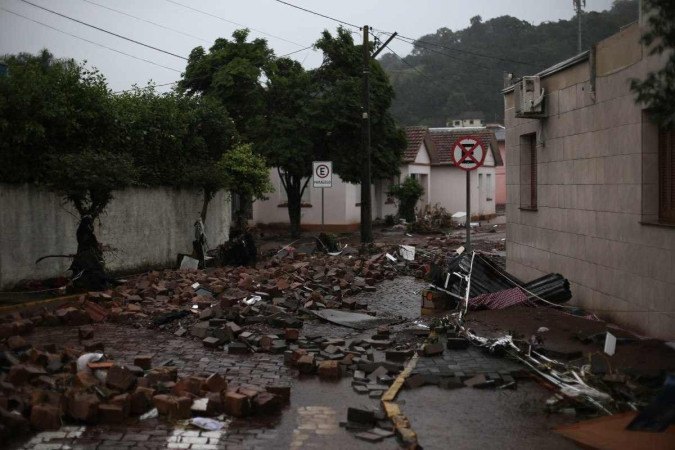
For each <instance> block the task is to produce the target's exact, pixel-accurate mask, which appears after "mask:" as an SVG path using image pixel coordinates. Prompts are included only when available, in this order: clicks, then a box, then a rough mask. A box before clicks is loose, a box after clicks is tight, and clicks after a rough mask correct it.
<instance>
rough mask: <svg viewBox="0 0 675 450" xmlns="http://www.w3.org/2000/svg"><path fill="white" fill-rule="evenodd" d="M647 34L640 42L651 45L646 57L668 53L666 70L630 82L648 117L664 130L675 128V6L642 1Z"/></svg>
mask: <svg viewBox="0 0 675 450" xmlns="http://www.w3.org/2000/svg"><path fill="white" fill-rule="evenodd" d="M644 9H645V12H646V13H648V14H649V15H648V18H647V22H648V24H649V28H648V31H647V32H646V33H645V34H644V36H642V42H644V43H645V44H646V45H647V46H651V48H650V50H649V54H651V55H660V54H662V53H664V52H666V51H670V56H669V58H668V60H667V61H666V65H665V67H663V68H662V69H661V70H659V71H656V72H652V73H650V74H649V75H647V78H646V79H644V80H632V81H631V88H632V89H633V91H635V92H636V93H637V99H638V101H640V102H643V103H645V104H646V105H647V106H648V107H649V112H650V115H651V116H652V117H653V118H654V119H655V120H656V122H657V123H658V124H659V125H661V126H662V127H665V128H672V127H673V125H675V102H673V99H675V52H673V49H674V48H675V3H673V2H672V1H668V0H645V3H644Z"/></svg>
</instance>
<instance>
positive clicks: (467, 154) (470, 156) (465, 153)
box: [450, 136, 487, 172]
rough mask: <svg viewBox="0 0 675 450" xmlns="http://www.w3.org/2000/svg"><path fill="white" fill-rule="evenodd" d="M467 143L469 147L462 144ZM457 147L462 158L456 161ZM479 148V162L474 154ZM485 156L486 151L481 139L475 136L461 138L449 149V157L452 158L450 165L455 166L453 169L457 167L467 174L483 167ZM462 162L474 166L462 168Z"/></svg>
mask: <svg viewBox="0 0 675 450" xmlns="http://www.w3.org/2000/svg"><path fill="white" fill-rule="evenodd" d="M465 141H466V142H467V143H468V145H471V147H468V145H465V144H464V142H465ZM468 141H473V142H475V143H474V144H471V143H470V142H468ZM457 147H459V148H460V149H461V154H462V156H461V157H460V158H459V159H458V158H457V156H456V155H455V148H457ZM467 147H468V148H467ZM478 148H480V149H481V150H482V155H480V160H479V159H477V158H476V155H475V152H476V150H477V149H478ZM486 155H487V149H486V148H485V147H484V146H483V142H482V141H481V139H480V138H479V137H477V136H463V137H461V138H459V139H457V140H456V141H455V143H454V144H452V147H451V148H450V157H451V158H452V163H453V164H454V165H455V167H459V168H460V169H462V170H466V171H467V172H470V171H472V170H476V169H478V168H479V167H480V166H482V165H483V163H484V162H485V156H486ZM464 161H469V162H473V164H475V165H474V166H469V167H466V166H463V165H462V163H463V162H464Z"/></svg>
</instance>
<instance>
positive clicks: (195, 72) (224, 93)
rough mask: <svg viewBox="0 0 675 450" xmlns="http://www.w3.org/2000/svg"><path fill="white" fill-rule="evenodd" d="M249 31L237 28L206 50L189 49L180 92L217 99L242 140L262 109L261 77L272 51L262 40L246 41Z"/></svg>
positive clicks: (252, 135) (254, 129)
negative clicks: (227, 37) (230, 34)
mask: <svg viewBox="0 0 675 450" xmlns="http://www.w3.org/2000/svg"><path fill="white" fill-rule="evenodd" d="M248 34H249V30H247V29H243V30H237V31H235V32H234V33H232V40H231V41H229V40H227V39H223V38H219V39H216V41H215V42H214V44H213V46H211V48H210V49H209V51H208V52H206V51H205V50H204V48H203V47H196V48H195V49H193V50H192V52H190V57H189V60H188V64H187V67H186V68H185V74H184V76H183V79H182V80H181V81H180V83H179V84H178V89H179V90H180V91H183V92H186V93H187V94H188V95H196V94H206V95H209V96H212V97H214V98H217V99H218V100H220V102H221V103H222V104H223V106H225V108H226V109H227V110H228V111H229V113H230V116H231V117H232V120H234V123H235V125H236V127H237V130H238V131H239V133H240V135H241V137H242V140H244V141H253V140H254V139H255V135H256V133H257V132H258V131H259V129H260V121H261V120H262V118H261V114H262V110H263V109H264V103H265V101H264V95H265V92H264V88H263V83H262V79H263V78H264V77H265V76H266V74H267V72H268V71H269V70H270V65H271V64H272V56H273V54H274V53H273V51H272V50H271V49H270V48H269V47H268V46H267V41H266V40H264V39H254V40H253V41H251V42H247V38H248Z"/></svg>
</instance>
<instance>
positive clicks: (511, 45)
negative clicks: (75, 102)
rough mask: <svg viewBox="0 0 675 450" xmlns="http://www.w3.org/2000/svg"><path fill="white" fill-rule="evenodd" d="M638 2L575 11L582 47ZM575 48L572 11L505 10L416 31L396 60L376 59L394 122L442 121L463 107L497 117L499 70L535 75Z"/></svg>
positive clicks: (628, 18) (634, 11)
mask: <svg viewBox="0 0 675 450" xmlns="http://www.w3.org/2000/svg"><path fill="white" fill-rule="evenodd" d="M571 3H572V2H570V8H572V4H571ZM638 8H639V7H638V2H637V0H616V1H615V2H614V4H613V5H612V8H611V9H610V10H608V11H602V12H586V13H583V16H582V27H583V31H582V36H583V40H582V44H583V48H584V49H588V48H590V46H591V45H592V44H594V43H596V42H598V41H599V40H602V39H604V38H606V37H608V36H610V35H612V34H614V33H616V32H617V31H619V29H620V28H621V27H623V26H625V25H627V24H629V23H632V22H634V21H636V20H637V19H638ZM434 44H436V45H434ZM576 53H577V19H576V17H574V18H572V19H570V20H560V21H557V22H545V23H541V24H539V25H532V24H530V23H528V22H525V21H523V20H520V19H517V18H515V17H511V16H501V17H497V18H494V19H491V20H488V21H485V22H484V21H483V20H482V19H481V17H480V16H476V17H473V18H472V19H471V24H470V26H469V27H467V28H465V29H463V30H459V31H452V30H450V29H448V28H441V29H439V30H438V31H436V32H435V33H433V34H428V35H425V36H421V37H420V38H418V39H417V41H416V44H415V46H414V48H413V50H412V52H411V53H410V54H409V55H407V56H405V57H404V58H403V61H401V60H400V59H399V58H398V57H397V56H395V55H393V54H391V53H389V54H385V55H384V56H383V57H382V58H381V60H380V62H381V64H382V66H383V67H384V69H385V70H386V72H387V73H388V74H389V76H390V78H391V81H392V84H393V86H394V90H395V92H396V99H395V100H394V104H393V109H392V112H393V114H394V117H395V118H396V119H397V120H398V121H399V122H400V123H401V124H402V125H428V126H444V125H445V123H446V120H447V119H450V118H454V117H457V116H458V115H461V114H462V113H463V112H467V111H481V112H482V113H483V114H484V118H485V120H486V121H488V122H493V121H497V122H501V121H502V120H503V113H504V112H503V100H502V95H501V94H500V90H501V89H502V88H503V75H504V73H505V72H510V73H514V74H515V75H516V76H521V75H531V74H535V73H537V72H538V71H540V70H542V69H545V68H546V67H549V66H552V65H553V64H555V63H557V62H560V61H563V60H565V59H567V58H570V57H571V56H574V55H575V54H576ZM483 55H489V56H490V57H485V56H483ZM401 56H403V55H401Z"/></svg>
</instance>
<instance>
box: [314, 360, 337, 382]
mask: <svg viewBox="0 0 675 450" xmlns="http://www.w3.org/2000/svg"><path fill="white" fill-rule="evenodd" d="M340 376H341V372H340V364H339V363H338V362H337V361H321V362H320V363H319V378H323V379H334V380H335V379H338V378H340Z"/></svg>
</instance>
